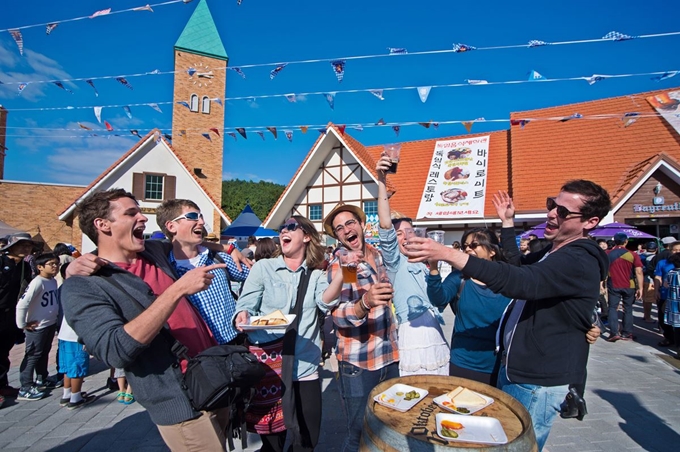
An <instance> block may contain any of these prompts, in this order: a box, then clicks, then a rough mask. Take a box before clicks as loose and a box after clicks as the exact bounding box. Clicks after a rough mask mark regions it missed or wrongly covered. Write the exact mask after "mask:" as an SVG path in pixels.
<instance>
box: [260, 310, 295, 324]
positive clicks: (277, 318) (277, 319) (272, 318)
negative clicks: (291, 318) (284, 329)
mask: <svg viewBox="0 0 680 452" xmlns="http://www.w3.org/2000/svg"><path fill="white" fill-rule="evenodd" d="M287 323H288V319H287V318H286V315H285V314H284V313H283V312H281V310H280V309H277V310H276V311H274V312H271V313H269V314H267V315H263V316H262V317H260V318H259V319H257V320H253V322H252V325H285V324H287Z"/></svg>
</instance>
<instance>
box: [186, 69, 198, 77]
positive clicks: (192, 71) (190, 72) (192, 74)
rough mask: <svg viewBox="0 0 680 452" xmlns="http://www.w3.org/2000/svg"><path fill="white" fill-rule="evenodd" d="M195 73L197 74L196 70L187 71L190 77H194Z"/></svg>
mask: <svg viewBox="0 0 680 452" xmlns="http://www.w3.org/2000/svg"><path fill="white" fill-rule="evenodd" d="M195 73H196V69H195V68H193V67H190V68H189V69H187V74H189V77H193V76H194V74H195Z"/></svg>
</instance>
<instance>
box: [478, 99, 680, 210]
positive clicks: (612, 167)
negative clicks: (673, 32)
mask: <svg viewBox="0 0 680 452" xmlns="http://www.w3.org/2000/svg"><path fill="white" fill-rule="evenodd" d="M672 89H677V88H667V89H664V90H657V91H649V92H645V93H639V94H635V95H633V96H620V97H612V98H608V99H600V100H594V101H590V102H581V103H576V104H569V105H561V106H558V107H550V108H544V109H540V110H531V111H526V112H517V113H512V114H511V119H521V118H547V117H566V116H570V115H573V114H574V113H580V114H581V115H583V116H589V115H598V114H616V115H620V116H619V117H615V118H607V119H587V118H583V119H572V120H569V121H566V122H560V121H554V120H553V121H538V120H536V121H531V122H529V123H528V124H526V126H525V127H524V128H523V129H522V128H521V127H520V126H519V125H513V126H511V129H510V148H511V162H510V163H511V168H512V175H511V176H512V196H513V198H514V201H515V205H516V207H517V210H518V211H520V212H522V211H535V210H543V209H544V208H545V207H544V204H545V197H546V195H548V194H557V192H558V191H559V189H560V187H561V186H562V184H563V183H564V182H565V181H567V180H569V179H577V178H578V179H589V180H592V181H594V182H596V183H598V184H600V185H602V186H603V187H604V188H605V189H606V190H607V191H608V192H609V193H610V194H611V195H612V196H619V195H620V194H621V193H622V192H623V191H625V190H626V187H629V186H630V184H632V183H633V182H634V181H635V179H636V177H635V176H636V174H638V175H639V174H641V171H642V170H643V169H644V167H645V165H646V163H645V162H648V161H650V159H652V158H653V157H654V156H656V155H657V154H659V153H661V152H665V153H666V154H667V155H668V156H670V157H672V158H675V159H678V158H680V146H678V144H680V141H679V139H680V137H679V136H678V133H677V132H676V131H675V130H673V129H672V127H670V126H669V125H668V124H667V123H666V120H665V119H663V118H662V117H660V116H654V117H641V118H638V120H637V121H636V122H635V123H633V124H631V125H630V126H628V127H624V126H623V121H621V119H620V117H621V116H623V114H624V113H627V112H637V113H640V114H641V115H645V114H653V115H656V114H657V112H656V110H654V108H653V107H652V106H651V105H650V104H649V103H648V102H647V100H646V97H649V96H653V95H657V94H660V93H663V92H666V91H670V90H672ZM487 193H488V191H487Z"/></svg>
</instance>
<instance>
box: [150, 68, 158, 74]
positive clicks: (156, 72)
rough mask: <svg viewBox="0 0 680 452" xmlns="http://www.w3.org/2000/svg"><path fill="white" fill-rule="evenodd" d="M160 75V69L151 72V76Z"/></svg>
mask: <svg viewBox="0 0 680 452" xmlns="http://www.w3.org/2000/svg"><path fill="white" fill-rule="evenodd" d="M160 73H161V71H159V70H158V69H154V70H153V71H151V72H149V75H158V74H160Z"/></svg>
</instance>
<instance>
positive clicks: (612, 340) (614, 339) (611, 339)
mask: <svg viewBox="0 0 680 452" xmlns="http://www.w3.org/2000/svg"><path fill="white" fill-rule="evenodd" d="M620 339H623V338H622V337H621V336H619V335H618V334H617V335H616V336H609V338H608V339H607V342H616V341H618V340H620Z"/></svg>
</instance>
